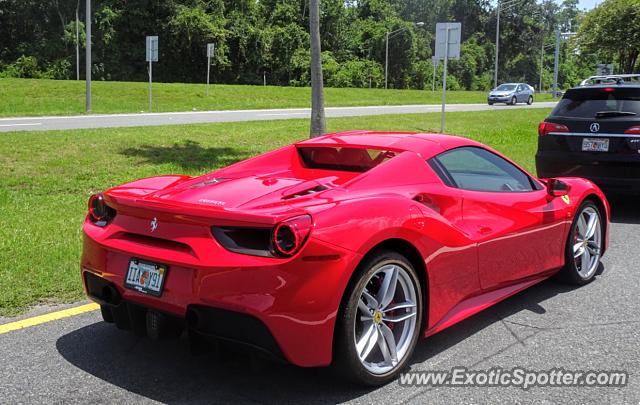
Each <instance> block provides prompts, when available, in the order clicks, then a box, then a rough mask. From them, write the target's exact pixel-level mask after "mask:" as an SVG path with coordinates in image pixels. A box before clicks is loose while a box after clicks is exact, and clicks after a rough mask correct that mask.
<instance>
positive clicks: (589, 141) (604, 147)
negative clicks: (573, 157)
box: [582, 138, 609, 152]
mask: <svg viewBox="0 0 640 405" xmlns="http://www.w3.org/2000/svg"><path fill="white" fill-rule="evenodd" d="M582 151H583V152H608V151H609V139H608V138H605V139H593V138H584V139H583V140H582Z"/></svg>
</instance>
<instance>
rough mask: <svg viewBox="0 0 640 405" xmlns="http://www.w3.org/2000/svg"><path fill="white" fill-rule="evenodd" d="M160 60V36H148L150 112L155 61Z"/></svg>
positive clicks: (150, 108)
mask: <svg viewBox="0 0 640 405" xmlns="http://www.w3.org/2000/svg"><path fill="white" fill-rule="evenodd" d="M157 61H158V37H157V36H155V35H153V36H148V37H147V62H149V112H151V110H152V107H153V95H152V90H153V86H152V84H153V62H157Z"/></svg>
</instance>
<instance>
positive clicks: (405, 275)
mask: <svg viewBox="0 0 640 405" xmlns="http://www.w3.org/2000/svg"><path fill="white" fill-rule="evenodd" d="M358 272H359V273H360V274H358V275H357V276H358V278H354V283H353V285H352V286H350V290H349V295H348V297H349V298H348V301H347V302H346V305H345V307H344V309H343V314H342V316H341V317H340V319H339V324H338V325H337V327H338V333H339V334H338V335H337V336H336V339H337V349H338V356H339V358H337V359H336V360H337V362H338V363H339V367H341V368H342V369H343V370H339V371H342V372H343V373H347V374H348V376H349V377H351V378H352V379H355V380H356V381H358V382H360V383H364V384H370V385H378V384H382V383H384V382H386V381H389V380H391V379H393V378H395V377H396V375H397V374H398V373H399V372H400V370H401V369H402V368H403V366H404V365H405V364H406V361H407V360H408V358H409V357H410V356H411V353H412V352H413V349H414V348H415V345H416V342H417V338H418V335H419V332H420V325H421V320H422V312H421V311H422V309H421V308H422V292H421V289H420V284H419V281H418V277H417V275H416V272H415V270H414V269H413V267H412V266H411V263H410V262H409V261H408V260H407V259H406V258H405V257H403V256H401V255H399V254H397V253H395V252H390V251H381V252H378V253H377V254H374V255H372V256H371V257H370V258H368V259H365V261H364V262H363V263H362V265H361V266H360V268H359V269H358Z"/></svg>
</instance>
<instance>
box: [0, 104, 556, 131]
mask: <svg viewBox="0 0 640 405" xmlns="http://www.w3.org/2000/svg"><path fill="white" fill-rule="evenodd" d="M555 104H556V103H555V102H544V103H534V104H533V105H531V106H528V105H526V104H518V105H517V106H503V105H495V106H489V105H487V104H450V105H447V111H481V110H491V109H501V108H508V109H514V108H551V107H553V106H555ZM440 108H441V107H440V106H439V105H399V106H377V107H376V106H374V107H331V108H327V109H326V115H327V117H356V116H365V115H384V114H413V113H425V112H438V111H440ZM310 115H311V110H310V109H308V108H293V109H279V110H241V111H196V112H174V113H140V114H110V115H78V116H70V117H29V118H26V117H25V118H1V119H0V132H12V131H50V130H65V129H83V128H115V127H140V126H152V125H178V124H199V123H210V122H238V121H271V120H286V119H292V118H309V117H310Z"/></svg>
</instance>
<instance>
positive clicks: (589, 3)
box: [558, 0, 602, 10]
mask: <svg viewBox="0 0 640 405" xmlns="http://www.w3.org/2000/svg"><path fill="white" fill-rule="evenodd" d="M601 2H602V0H580V3H578V8H579V9H580V10H582V9H585V8H586V9H587V10H591V9H592V8H594V7H595V6H596V5H597V4H600V3H601ZM558 3H561V2H560V1H558Z"/></svg>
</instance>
